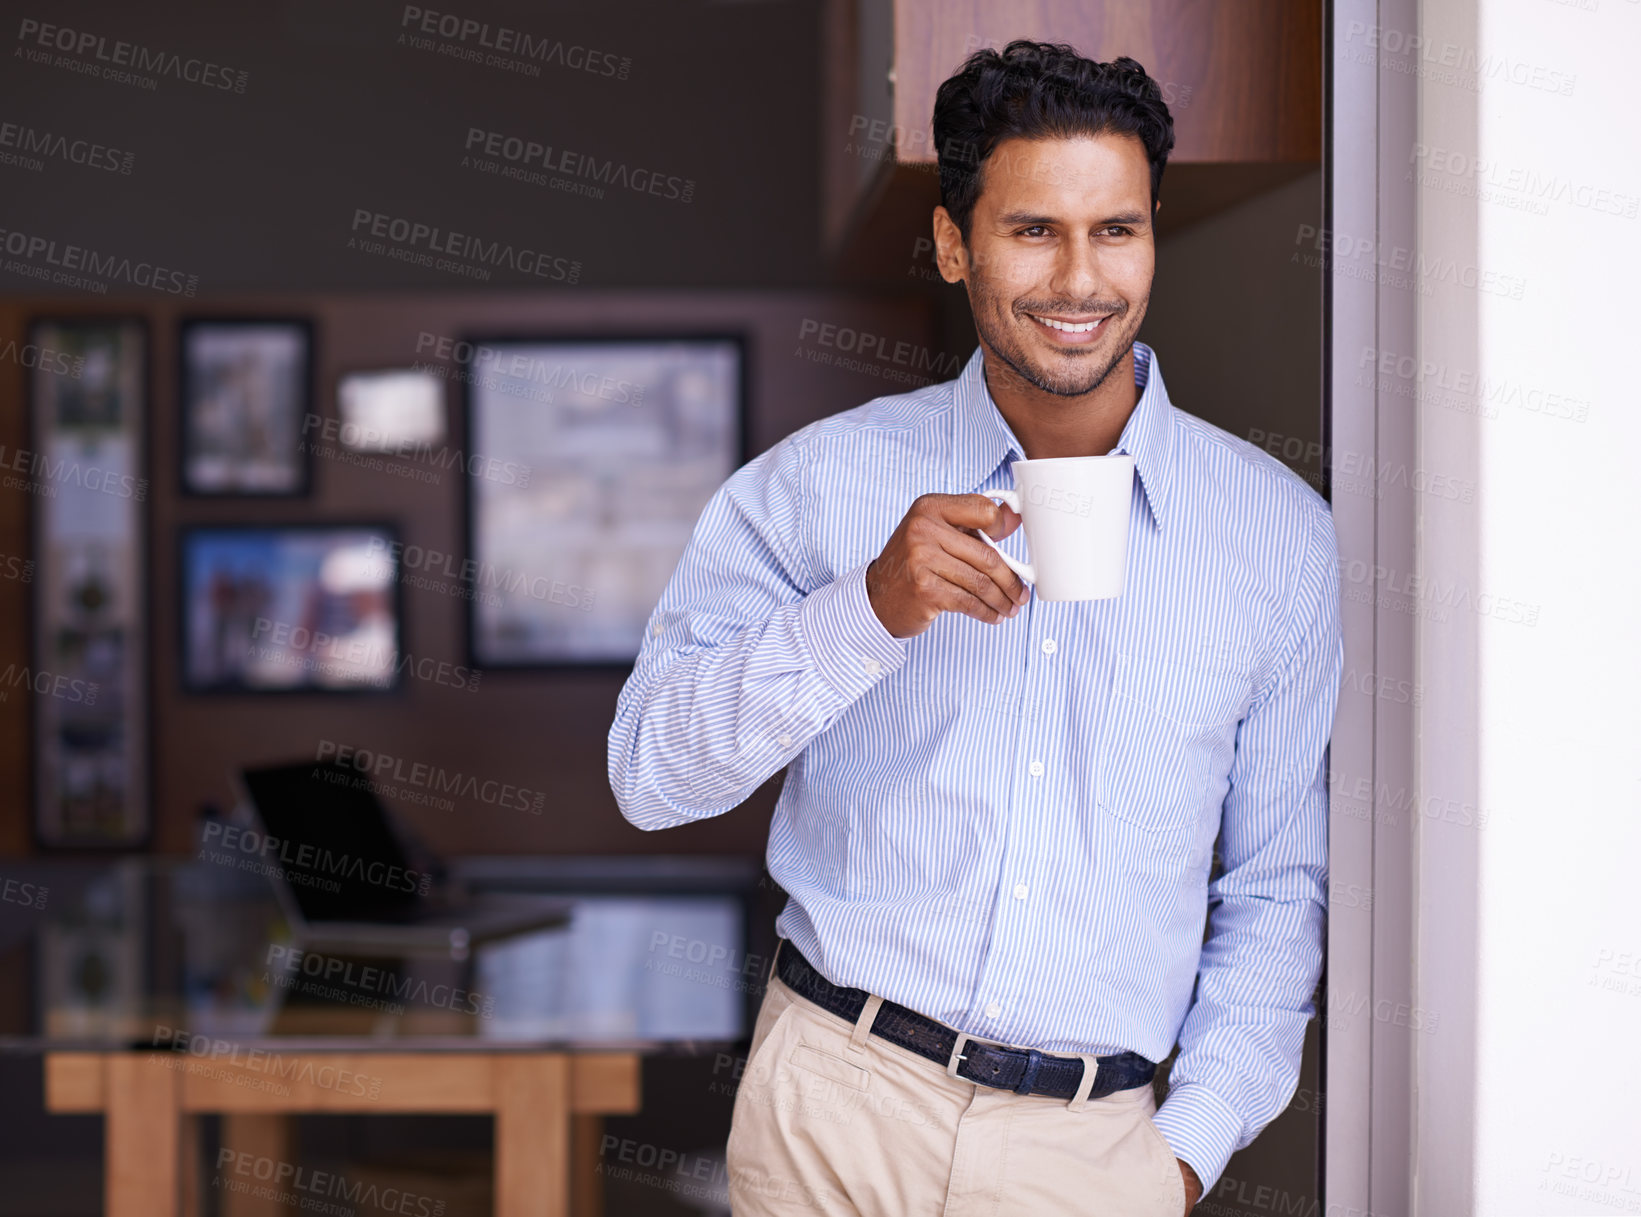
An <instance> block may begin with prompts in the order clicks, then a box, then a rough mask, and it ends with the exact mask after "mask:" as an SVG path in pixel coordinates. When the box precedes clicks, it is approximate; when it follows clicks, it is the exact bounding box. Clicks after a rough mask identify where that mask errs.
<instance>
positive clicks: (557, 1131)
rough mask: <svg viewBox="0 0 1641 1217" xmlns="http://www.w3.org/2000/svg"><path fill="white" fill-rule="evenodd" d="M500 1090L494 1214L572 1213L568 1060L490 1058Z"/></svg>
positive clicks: (545, 1216)
mask: <svg viewBox="0 0 1641 1217" xmlns="http://www.w3.org/2000/svg"><path fill="white" fill-rule="evenodd" d="M491 1067H492V1068H493V1069H494V1070H495V1071H496V1072H495V1096H496V1217H569V1213H570V1061H569V1058H568V1057H565V1056H526V1055H524V1054H522V1053H521V1054H519V1055H517V1056H508V1055H502V1054H498V1055H497V1056H496V1057H495V1058H494V1059H493V1061H492V1063H491Z"/></svg>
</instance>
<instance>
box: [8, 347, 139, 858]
mask: <svg viewBox="0 0 1641 1217" xmlns="http://www.w3.org/2000/svg"><path fill="white" fill-rule="evenodd" d="M26 349H27V350H30V351H31V352H32V356H31V362H30V363H29V365H28V366H29V369H30V370H29V374H28V410H27V414H28V417H27V435H28V438H27V441H26V448H27V452H26V455H27V458H28V459H27V461H26V462H22V463H21V467H19V464H20V463H19V462H18V461H17V460H15V459H14V460H12V461H10V463H9V466H8V476H7V478H6V481H7V483H8V490H9V491H10V492H12V493H22V494H25V495H26V496H27V499H28V502H29V504H30V510H29V516H30V524H31V533H32V557H31V558H30V559H29V560H28V561H26V562H21V561H20V562H18V563H16V564H15V565H16V569H15V570H13V571H11V572H10V573H11V574H12V575H13V577H15V578H19V579H22V580H23V581H25V582H27V583H29V584H31V589H30V590H31V595H30V600H31V607H32V613H31V622H30V624H31V630H30V634H31V644H30V655H29V657H28V660H27V661H26V662H21V663H17V664H13V665H11V666H9V667H8V668H7V669H6V673H5V676H4V682H5V687H3V688H0V696H3V697H6V698H16V697H19V696H21V697H26V698H28V699H29V701H30V708H31V711H32V713H31V714H30V719H31V722H32V724H33V728H32V732H31V736H32V738H31V751H32V765H31V771H32V783H31V785H32V792H31V797H32V802H33V812H34V817H33V818H34V830H35V836H36V838H37V839H38V840H39V842H40V843H41V844H42V845H45V846H58V847H72V848H93V849H110V848H130V847H136V846H140V845H143V844H144V843H145V842H146V841H147V840H148V837H149V831H150V822H151V797H152V787H151V782H150V753H149V748H150V741H149V738H148V724H149V723H150V722H151V721H152V715H151V714H150V713H149V708H150V705H151V699H150V696H149V672H148V667H147V663H146V661H145V656H146V654H147V650H148V648H147V631H148V622H147V570H148V561H147V538H148V478H147V459H148V457H147V438H146V437H147V414H148V329H147V326H146V325H145V324H144V323H143V322H142V321H141V320H136V319H130V318H112V319H105V318H93V317H75V318H64V319H45V318H42V319H37V320H35V321H34V322H33V323H32V324H31V325H30V327H29V343H28V347H27V348H26Z"/></svg>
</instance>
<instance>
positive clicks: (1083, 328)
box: [1026, 313, 1105, 334]
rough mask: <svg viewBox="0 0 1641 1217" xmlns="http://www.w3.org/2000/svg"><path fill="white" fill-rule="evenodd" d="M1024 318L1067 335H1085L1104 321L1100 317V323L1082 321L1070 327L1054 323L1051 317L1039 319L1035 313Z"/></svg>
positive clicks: (1063, 323) (1063, 322)
mask: <svg viewBox="0 0 1641 1217" xmlns="http://www.w3.org/2000/svg"><path fill="white" fill-rule="evenodd" d="M1026 316H1028V317H1030V318H1031V319H1032V320H1033V321H1040V322H1042V323H1043V324H1044V325H1046V326H1048V328H1049V329H1051V330H1064V331H1065V332H1066V333H1068V334H1086V333H1088V332H1089V331H1090V330H1092V329H1093V328H1094V327H1095V326H1097V325H1099V324H1100V321H1104V320H1105V318H1104V317H1101V318H1100V321H1083V322H1080V323H1078V324H1077V325H1071V324H1070V323H1068V322H1065V321H1056V320H1054V318H1052V317H1039V316H1038V315H1037V314H1036V313H1027V314H1026Z"/></svg>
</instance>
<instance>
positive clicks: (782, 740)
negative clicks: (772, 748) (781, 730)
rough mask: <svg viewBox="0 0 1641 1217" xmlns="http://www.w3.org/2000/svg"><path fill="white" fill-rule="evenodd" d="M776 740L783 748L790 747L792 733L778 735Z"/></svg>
mask: <svg viewBox="0 0 1641 1217" xmlns="http://www.w3.org/2000/svg"><path fill="white" fill-rule="evenodd" d="M775 742H776V743H777V744H779V745H780V746H781V747H782V748H790V747H791V746H792V737H791V736H790V735H782V736H779V737H777V738H776V740H775Z"/></svg>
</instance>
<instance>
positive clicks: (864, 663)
mask: <svg viewBox="0 0 1641 1217" xmlns="http://www.w3.org/2000/svg"><path fill="white" fill-rule="evenodd" d="M860 666H861V668H862V670H864V671H865V673H866V675H868V676H876V675H877V674H878V673H879V672H881V671H883V665H882V664H880V663H879V662H878V661H877V660H875V659H863V660H861V661H860Z"/></svg>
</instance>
